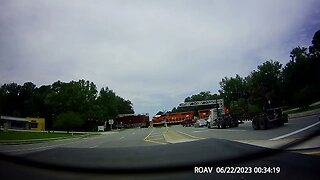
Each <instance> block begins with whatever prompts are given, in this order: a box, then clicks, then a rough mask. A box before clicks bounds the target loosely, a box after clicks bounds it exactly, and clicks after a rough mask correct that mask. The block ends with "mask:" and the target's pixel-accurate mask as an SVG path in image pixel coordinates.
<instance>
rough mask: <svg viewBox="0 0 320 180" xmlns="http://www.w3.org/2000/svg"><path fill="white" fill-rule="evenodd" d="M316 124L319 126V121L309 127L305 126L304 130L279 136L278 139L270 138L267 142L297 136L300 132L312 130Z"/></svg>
mask: <svg viewBox="0 0 320 180" xmlns="http://www.w3.org/2000/svg"><path fill="white" fill-rule="evenodd" d="M318 124H320V121H319V122H316V123H314V124H311V125H310V126H307V127H305V128H302V129H299V130H296V131H293V132H291V133H288V134H285V135H282V136H279V137H275V138H272V139H269V140H271V141H274V140H279V139H283V138H286V137H288V136H291V135H294V134H297V133H299V132H302V131H304V130H307V129H309V128H312V127H313V126H316V125H318Z"/></svg>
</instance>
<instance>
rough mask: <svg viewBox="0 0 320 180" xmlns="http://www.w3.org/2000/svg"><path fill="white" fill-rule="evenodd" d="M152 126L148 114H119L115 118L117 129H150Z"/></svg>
mask: <svg viewBox="0 0 320 180" xmlns="http://www.w3.org/2000/svg"><path fill="white" fill-rule="evenodd" d="M149 125H150V122H149V115H148V114H138V115H135V114H119V115H118V116H117V117H116V118H115V126H116V127H117V128H136V127H142V128H144V127H148V126H149Z"/></svg>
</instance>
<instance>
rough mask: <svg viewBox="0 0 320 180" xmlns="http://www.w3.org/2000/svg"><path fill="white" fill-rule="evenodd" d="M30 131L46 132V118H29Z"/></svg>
mask: <svg viewBox="0 0 320 180" xmlns="http://www.w3.org/2000/svg"><path fill="white" fill-rule="evenodd" d="M27 121H28V123H29V127H30V130H34V131H44V130H45V120H44V118H30V117H27Z"/></svg>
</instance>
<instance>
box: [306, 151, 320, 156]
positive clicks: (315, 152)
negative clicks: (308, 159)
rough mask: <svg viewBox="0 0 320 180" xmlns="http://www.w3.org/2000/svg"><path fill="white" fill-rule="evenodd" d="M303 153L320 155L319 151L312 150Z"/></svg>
mask: <svg viewBox="0 0 320 180" xmlns="http://www.w3.org/2000/svg"><path fill="white" fill-rule="evenodd" d="M303 154H310V155H320V151H313V152H303Z"/></svg>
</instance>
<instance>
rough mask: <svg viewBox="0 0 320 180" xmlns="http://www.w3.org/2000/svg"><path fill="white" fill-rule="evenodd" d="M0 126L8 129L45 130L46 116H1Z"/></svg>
mask: <svg viewBox="0 0 320 180" xmlns="http://www.w3.org/2000/svg"><path fill="white" fill-rule="evenodd" d="M0 126H1V127H3V128H5V127H6V128H8V129H20V130H34V131H44V130H45V119H44V118H31V117H27V118H19V117H11V116H0Z"/></svg>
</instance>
